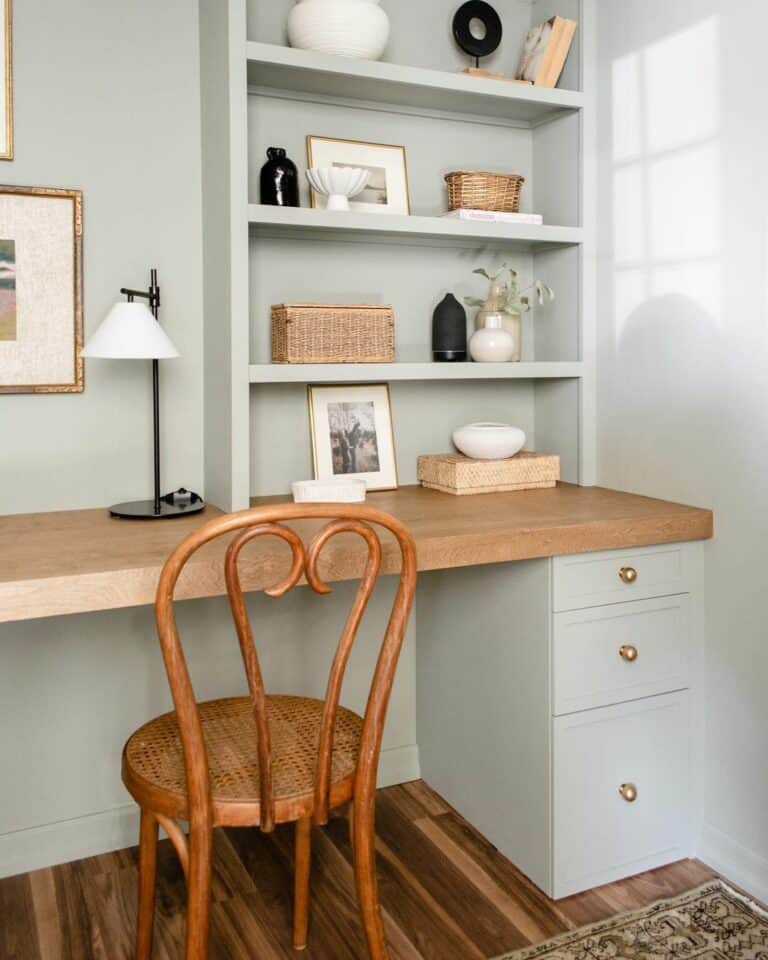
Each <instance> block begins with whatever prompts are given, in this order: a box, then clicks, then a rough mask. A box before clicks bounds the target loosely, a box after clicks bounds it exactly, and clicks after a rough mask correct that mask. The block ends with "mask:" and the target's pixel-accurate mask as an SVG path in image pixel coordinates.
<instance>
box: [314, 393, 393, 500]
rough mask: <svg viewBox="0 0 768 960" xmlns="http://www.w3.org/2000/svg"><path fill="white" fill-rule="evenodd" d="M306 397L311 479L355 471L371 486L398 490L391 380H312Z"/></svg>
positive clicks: (369, 487)
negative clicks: (337, 383) (320, 382)
mask: <svg viewBox="0 0 768 960" xmlns="http://www.w3.org/2000/svg"><path fill="white" fill-rule="evenodd" d="M308 397H309V422H310V426H311V429H312V461H313V466H314V472H315V479H316V480H331V479H333V478H339V477H354V478H356V479H359V480H365V482H366V485H367V487H368V489H369V490H396V489H397V464H396V462H395V439H394V431H393V429H392V409H391V405H390V400H389V384H386V383H372V384H367V383H366V384H352V385H347V384H344V385H340V386H316V387H313V386H310V387H308Z"/></svg>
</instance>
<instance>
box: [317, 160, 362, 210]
mask: <svg viewBox="0 0 768 960" xmlns="http://www.w3.org/2000/svg"><path fill="white" fill-rule="evenodd" d="M370 176H371V172H370V170H361V169H360V168H359V167H310V169H309V170H307V180H309V185H310V186H311V187H312V189H313V190H315V191H316V192H317V193H319V194H320V195H321V196H323V197H327V198H328V199H327V201H326V204H325V209H326V210H349V201H350V199H351V198H352V197H356V196H357V195H358V193H361V192H362V191H363V190H364V189H365V185H366V184H367V183H368V179H369V178H370Z"/></svg>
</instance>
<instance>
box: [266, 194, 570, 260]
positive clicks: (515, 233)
mask: <svg viewBox="0 0 768 960" xmlns="http://www.w3.org/2000/svg"><path fill="white" fill-rule="evenodd" d="M248 220H249V222H250V224H251V232H252V233H254V234H256V235H259V234H263V235H265V236H271V237H275V236H276V237H284V236H291V237H298V236H300V235H301V234H302V233H303V234H305V235H307V236H313V237H316V238H318V239H333V238H335V239H339V240H346V239H349V240H355V241H359V240H369V241H372V242H377V241H378V242H379V243H381V242H391V241H393V240H401V241H402V242H412V241H413V242H426V243H431V244H438V245H442V244H444V243H445V244H449V245H457V246H467V245H470V246H478V245H482V246H486V245H489V244H490V245H495V246H503V247H515V248H523V249H528V250H529V249H531V248H535V249H537V250H547V249H552V248H554V247H568V246H574V245H576V244H579V243H581V242H582V239H583V230H582V229H581V228H580V227H550V226H536V225H533V224H528V223H515V224H513V223H485V222H474V221H466V220H450V219H447V218H445V217H408V216H404V215H402V214H395V213H359V212H357V211H352V210H351V211H348V212H344V213H339V212H336V211H330V212H329V211H327V210H314V209H312V208H311V207H270V206H265V205H263V204H257V203H252V204H249V207H248Z"/></svg>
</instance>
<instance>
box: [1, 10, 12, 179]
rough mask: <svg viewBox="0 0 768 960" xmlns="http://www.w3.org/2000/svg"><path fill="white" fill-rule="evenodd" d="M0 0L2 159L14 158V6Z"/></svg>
mask: <svg viewBox="0 0 768 960" xmlns="http://www.w3.org/2000/svg"><path fill="white" fill-rule="evenodd" d="M11 4H12V0H0V82H2V90H0V160H13V43H12V30H13V12H12V11H13V8H12V6H11Z"/></svg>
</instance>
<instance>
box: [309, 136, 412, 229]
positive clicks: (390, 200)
mask: <svg viewBox="0 0 768 960" xmlns="http://www.w3.org/2000/svg"><path fill="white" fill-rule="evenodd" d="M345 147H346V148H347V149H346V150H345V149H344V148H345ZM336 157H338V160H336V159H335V158H336ZM335 162H338V163H341V164H343V165H344V166H350V167H363V168H368V169H370V170H371V171H372V173H373V174H377V175H379V176H380V177H381V182H380V183H377V184H375V185H372V184H369V185H368V186H367V187H366V188H365V190H364V191H363V193H362V194H361V197H365V196H366V194H367V193H369V192H371V193H373V194H379V196H378V197H376V198H372V199H371V202H369V201H368V200H360V199H354V200H350V201H349V206H350V209H351V210H357V211H361V212H364V213H376V214H401V215H405V216H410V213H411V188H410V184H409V182H408V159H407V157H406V152H405V147H402V146H397V145H395V144H390V143H374V142H372V141H368V140H342V139H340V138H338V137H321V136H318V135H316V134H310V135H309V136H308V137H307V163H308V165H309V166H310V167H314V166H332V165H333V164H334V163H335ZM382 193H383V195H384V199H383V201H382V199H381V194H382ZM309 195H310V202H311V204H312V207H313V208H314V209H317V208H318V207H319V206H321V205H320V204H318V198H317V195H316V193H315V191H314V190H313V189H311V188H310V191H309Z"/></svg>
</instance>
